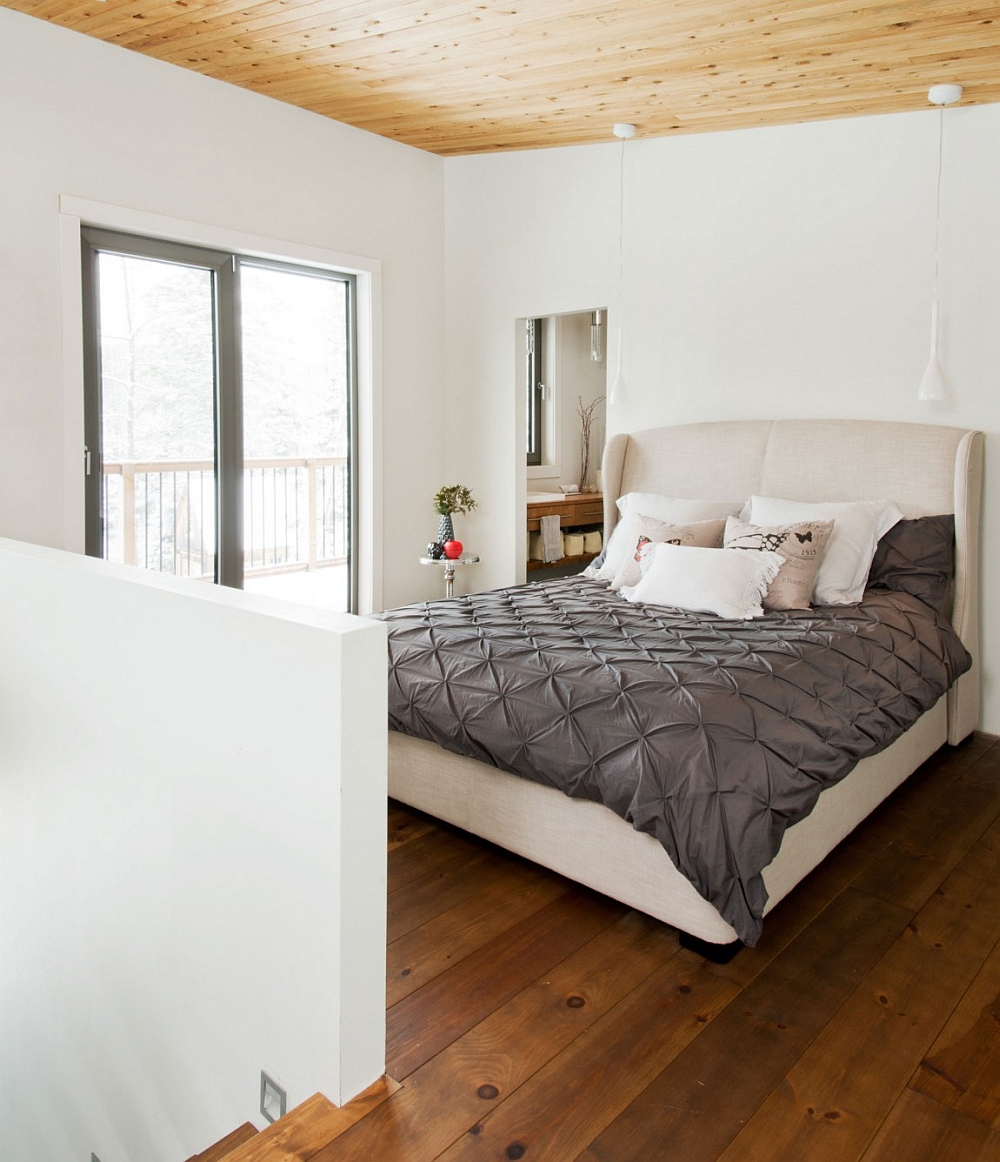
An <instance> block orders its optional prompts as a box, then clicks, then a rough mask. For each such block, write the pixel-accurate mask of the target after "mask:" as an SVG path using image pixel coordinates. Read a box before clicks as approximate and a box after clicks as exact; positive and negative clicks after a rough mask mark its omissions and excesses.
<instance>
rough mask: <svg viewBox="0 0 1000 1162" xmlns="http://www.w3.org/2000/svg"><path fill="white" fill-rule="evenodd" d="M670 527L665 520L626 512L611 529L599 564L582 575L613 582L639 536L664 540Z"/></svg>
mask: <svg viewBox="0 0 1000 1162" xmlns="http://www.w3.org/2000/svg"><path fill="white" fill-rule="evenodd" d="M672 527H673V526H672V525H671V524H670V523H669V522H667V521H662V520H654V519H653V518H652V517H649V516H640V515H639V514H638V513H635V512H630V513H627V514H626V515H624V516H623V517H622V518H621V520H619V522H618V523H617V524H616V525H615V527H614V529H613V530H612V533H611V538H610V540H609V541H608V545H607V549H606V551H605V553H604V560H603V562H602V563H601V565H600V566H599V567H598V568H597V569H593V570H587V571H585V573H584V576H585V577H595V578H596V579H597V580H598V581H611V582H613V581H614V579H615V578H616V577H617V576H618V572H619V570H620V569H621V567H622V566H623V565H624V564H625V561H626V560H627V559H628V557H629V556H630V555H631V554H633V553H635V546H636V542H637V541H638V539H639V538H640V537H648V538H649V540H651V541H665V540H666V539H667V537H666V532H667V530H668V529H670V528H672Z"/></svg>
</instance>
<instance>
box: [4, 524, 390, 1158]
mask: <svg viewBox="0 0 1000 1162" xmlns="http://www.w3.org/2000/svg"><path fill="white" fill-rule="evenodd" d="M0 656H2V657H3V660H4V664H3V667H2V668H0V715H2V725H0V730H2V735H3V748H2V751H0V885H2V888H0V975H2V995H0V1028H2V1031H3V1032H2V1036H0V1125H2V1126H3V1145H2V1147H0V1153H2V1154H3V1156H4V1157H5V1158H11V1159H14V1158H18V1159H24V1160H25V1162H28V1160H30V1162H68V1160H71V1159H86V1158H89V1157H90V1152H91V1151H93V1152H94V1153H96V1154H97V1156H98V1157H99V1158H100V1159H101V1160H102V1162H178V1160H179V1159H181V1158H186V1157H188V1156H189V1155H191V1154H193V1153H194V1152H196V1151H198V1150H201V1149H204V1148H205V1147H207V1146H208V1145H210V1144H211V1143H212V1142H214V1141H216V1140H217V1139H218V1138H220V1137H222V1136H223V1135H224V1134H225V1133H227V1132H229V1131H230V1130H232V1129H234V1128H235V1127H236V1126H237V1125H240V1124H242V1123H243V1122H244V1121H247V1120H250V1121H254V1122H255V1123H256V1124H257V1125H258V1127H262V1126H263V1125H264V1122H263V1121H262V1119H261V1118H260V1117H259V1115H258V1113H257V1110H258V1101H259V1092H258V1087H259V1076H260V1070H261V1069H262V1068H267V1069H268V1071H269V1072H270V1073H272V1075H273V1076H275V1077H276V1078H277V1079H278V1080H279V1081H281V1082H282V1083H284V1085H285V1086H286V1087H287V1090H288V1098H289V1108H291V1107H292V1106H293V1105H296V1104H298V1103H299V1102H301V1101H303V1100H305V1098H307V1097H309V1096H310V1095H311V1094H313V1093H315V1092H316V1091H322V1092H324V1093H326V1094H327V1095H328V1096H329V1097H330V1098H332V1099H333V1100H335V1101H338V1102H342V1101H346V1100H348V1099H349V1098H350V1097H352V1096H353V1095H354V1094H356V1093H358V1092H359V1091H360V1090H361V1089H363V1088H364V1087H365V1086H367V1085H369V1084H370V1083H371V1082H372V1081H374V1080H375V1079H376V1078H377V1077H379V1076H380V1075H381V1074H382V1072H383V1069H384V1060H385V1055H384V1050H385V979H384V978H385V970H384V964H385V960H384V948H385V747H386V743H385V714H386V706H385V703H386V684H385V632H384V626H383V625H382V624H381V623H380V622H374V621H371V620H367V619H361V618H353V617H348V616H346V615H342V614H335V613H329V612H322V611H311V610H305V609H302V608H299V607H296V606H293V605H290V604H288V603H286V602H282V601H277V600H274V599H270V598H264V597H256V596H251V595H247V594H243V593H237V592H233V591H232V590H223V589H219V588H217V587H215V586H206V585H200V584H198V583H197V582H193V581H178V580H173V579H170V578H159V577H155V576H153V575H150V574H147V573H143V572H141V571H139V570H136V569H129V568H126V567H124V566H115V565H110V564H108V563H106V562H103V561H93V560H91V559H89V558H86V557H82V556H79V555H77V554H70V553H64V552H60V551H58V550H53V549H45V548H38V547H35V546H28V545H23V544H19V543H17V542H11V541H0Z"/></svg>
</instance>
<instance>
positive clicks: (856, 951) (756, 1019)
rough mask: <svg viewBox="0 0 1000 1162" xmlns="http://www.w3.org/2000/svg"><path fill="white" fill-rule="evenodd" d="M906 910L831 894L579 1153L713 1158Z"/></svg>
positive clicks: (592, 1159)
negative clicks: (735, 1000) (765, 967)
mask: <svg viewBox="0 0 1000 1162" xmlns="http://www.w3.org/2000/svg"><path fill="white" fill-rule="evenodd" d="M909 919H910V913H909V912H906V911H904V910H903V909H901V908H897V907H895V906H894V905H891V904H888V903H886V902H884V901H882V900H877V899H875V898H874V897H872V896H865V895H863V894H861V893H858V892H848V893H845V895H843V896H841V897H839V898H838V899H837V900H835V901H834V902H833V904H831V905H830V907H829V908H828V909H827V910H826V912H825V913H824V914H823V915H822V917H821V918H820V921H819V922H818V923H816V924H812V925H810V926H809V927H808V928H807V929H806V930H805V931H804V932H802V933H801V934H800V935H799V936H798V937H797V938H796V939H795V940H794V941H793V942H792V943H791V944H790V945H789V946H788V948H787V949H786V950H785V951H783V952H782V953H781V955H780V956H778V957H776V958H775V960H774V962H773V964H772V965H771V967H770V969H769V971H768V972H767V973H766V974H764V975H762V976H760V977H758V978H757V979H756V980H755V981H754V982H753V983H752V984H751V985H749V986H748V987H747V988H745V989H744V990H743V991H742V994H741V995H740V998H739V1004H738V1005H730V1006H729V1007H728V1008H727V1009H726V1010H725V1012H724V1013H722V1014H721V1015H720V1016H719V1017H717V1018H716V1020H715V1021H714V1022H713V1025H712V1027H711V1028H710V1029H707V1030H706V1031H705V1032H704V1033H703V1035H702V1036H701V1037H699V1038H698V1040H697V1041H696V1042H695V1043H694V1044H692V1045H691V1046H690V1048H689V1049H688V1051H687V1052H686V1053H685V1054H684V1055H683V1056H682V1057H679V1058H678V1059H677V1060H676V1061H674V1062H673V1063H672V1064H671V1066H670V1068H668V1069H665V1070H664V1071H663V1073H661V1074H660V1075H659V1076H658V1077H657V1078H656V1079H655V1081H654V1082H653V1083H652V1084H651V1085H650V1086H649V1087H648V1089H646V1091H645V1092H644V1093H642V1094H641V1095H640V1096H639V1097H638V1098H637V1099H636V1100H635V1101H634V1102H633V1103H632V1104H631V1105H630V1106H629V1108H628V1109H627V1110H626V1111H625V1112H624V1113H623V1114H622V1115H621V1116H620V1117H619V1118H618V1119H617V1120H616V1121H615V1122H614V1123H613V1124H612V1125H611V1126H610V1127H609V1128H608V1129H607V1130H606V1132H605V1133H603V1134H602V1135H601V1136H600V1137H598V1138H597V1140H596V1141H595V1142H594V1143H593V1145H591V1146H590V1149H589V1150H588V1151H587V1152H586V1153H585V1154H584V1155H583V1156H584V1157H585V1158H587V1159H588V1162H645V1160H646V1159H650V1158H658V1159H659V1158H662V1159H664V1160H666V1159H677V1160H678V1162H698V1160H709V1159H714V1158H717V1157H718V1156H719V1155H720V1154H721V1153H722V1151H723V1150H724V1149H725V1148H726V1146H728V1145H729V1143H730V1142H731V1141H732V1140H733V1138H734V1137H735V1136H736V1135H737V1134H738V1133H739V1131H740V1130H741V1128H742V1127H743V1126H744V1125H745V1124H746V1122H747V1121H749V1119H750V1118H751V1117H752V1116H753V1115H754V1113H755V1112H756V1111H757V1109H758V1108H759V1107H760V1105H761V1104H762V1103H763V1101H764V1100H765V1099H766V1098H767V1096H768V1095H769V1094H770V1092H771V1091H772V1090H773V1089H774V1087H775V1086H776V1085H777V1084H778V1083H779V1082H780V1081H781V1079H782V1078H783V1077H784V1076H785V1074H786V1073H787V1072H788V1070H789V1069H790V1068H791V1067H792V1066H793V1065H794V1064H795V1062H796V1061H798V1059H799V1058H800V1057H801V1055H802V1053H803V1052H804V1051H805V1049H806V1048H808V1046H809V1045H810V1044H811V1043H812V1041H813V1040H814V1039H815V1037H816V1036H817V1034H818V1033H819V1032H820V1031H822V1029H823V1028H824V1027H825V1025H826V1024H827V1023H828V1022H829V1021H830V1019H831V1018H832V1017H833V1016H834V1015H835V1014H836V1013H837V1011H838V1010H839V1009H840V1007H841V1005H842V1004H843V1003H844V1001H845V1000H846V999H847V998H848V997H849V996H850V995H851V993H852V992H853V990H854V989H855V988H856V986H857V982H858V980H859V979H861V978H862V977H863V976H864V975H865V973H867V972H868V971H869V970H870V969H871V967H872V966H873V965H874V964H875V963H876V962H877V961H878V960H879V959H880V958H881V956H882V955H883V954H884V953H885V951H886V949H887V948H888V947H889V946H890V945H891V944H892V943H893V941H894V940H895V939H896V938H897V937H898V936H899V934H900V932H902V931H903V930H904V929H905V927H906V924H907V923H908V921H909ZM741 955H742V954H741ZM720 1094H725V1095H726V1099H725V1101H723V1102H720V1101H719V1095H720ZM790 1157H791V1155H790Z"/></svg>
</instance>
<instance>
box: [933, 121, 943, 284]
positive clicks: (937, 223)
mask: <svg viewBox="0 0 1000 1162" xmlns="http://www.w3.org/2000/svg"><path fill="white" fill-rule="evenodd" d="M943 161H944V106H943V105H941V106H939V107H938V158H937V203H936V205H935V208H934V299H935V300H936V299H937V297H938V251H939V246H940V241H941V173H942V170H943V168H944V166H943Z"/></svg>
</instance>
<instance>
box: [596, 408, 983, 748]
mask: <svg viewBox="0 0 1000 1162" xmlns="http://www.w3.org/2000/svg"><path fill="white" fill-rule="evenodd" d="M982 464H983V434H982V432H975V431H968V430H966V429H964V428H947V427H940V426H937V425H934V424H900V423H889V422H886V421H879V420H745V421H720V422H718V423H706V424H681V425H678V426H676V427H670V428H650V429H649V430H647V431H644V432H632V433H630V434H622V435H618V436H613V437H612V438H611V439H610V440H609V441H608V443H607V445H606V447H605V449H604V462H603V468H602V474H603V488H604V531H605V537H607V536H609V535H610V533H611V530H612V529H613V528H614V525H615V522H616V521H617V519H618V510H617V508H616V501H617V500H618V497H619V496H622V495H624V494H625V493H626V492H656V493H660V494H661V495H664V496H677V497H688V498H699V499H705V500H734V501H736V500H744V499H746V498H747V497H748V496H750V495H751V494H753V493H757V494H759V495H763V496H778V497H783V498H786V499H789V500H806V501H822V500H830V501H840V500H881V499H883V498H885V499H889V500H893V501H895V502H896V504H898V505H899V507H900V508H901V509H902V510H903V515H904V516H906V517H916V516H931V515H935V514H937V513H948V512H950V513H954V514H955V549H956V554H955V588H954V602H953V607H952V624H953V625H954V626H955V629H956V631H957V633H958V635H959V637H961V639H962V641H963V642H964V644H965V646H966V648H967V649H968V650H969V652H970V653H971V654H972V658H973V666H972V669H971V670H970V671H969V672H968V673H967V674H965V675H964V676H963V677H962V678H960V679H959V681H958V682H957V683H956V684H955V686H954V687H953V688H952V689H951V690H950V691H949V693H948V740H949V742H952V743H957V742H960V741H961V740H962V739H963V738H965V737H966V735H968V734H969V733H970V731H972V730H973V729H975V726H976V724H977V723H978V721H979V664H978V658H979V504H980V491H981V484H982Z"/></svg>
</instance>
